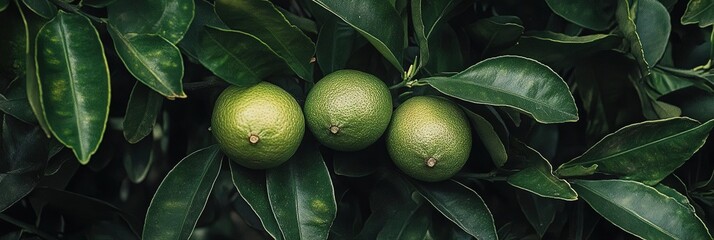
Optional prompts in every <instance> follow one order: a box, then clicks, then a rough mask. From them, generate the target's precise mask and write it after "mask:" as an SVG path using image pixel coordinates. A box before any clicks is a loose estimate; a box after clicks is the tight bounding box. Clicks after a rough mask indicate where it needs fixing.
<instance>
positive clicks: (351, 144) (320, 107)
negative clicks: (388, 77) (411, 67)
mask: <svg viewBox="0 0 714 240" xmlns="http://www.w3.org/2000/svg"><path fill="white" fill-rule="evenodd" d="M391 116H392V97H391V95H390V93H389V89H388V88H387V85H386V84H384V82H382V81H381V80H379V78H377V77H375V76H374V75H371V74H368V73H364V72H360V71H355V70H339V71H336V72H333V73H331V74H328V75H327V76H325V77H324V78H322V79H321V80H320V81H318V82H317V83H316V84H315V86H314V87H313V88H312V90H310V93H308V95H307V99H305V118H306V120H307V126H308V128H309V129H310V131H312V133H313V134H314V135H315V138H317V140H318V141H319V142H320V143H322V144H323V145H325V146H327V147H329V148H332V149H335V150H340V151H357V150H360V149H364V148H366V147H367V146H369V145H371V144H372V143H374V142H375V141H377V139H379V137H380V136H382V134H383V133H384V131H385V130H386V129H387V126H389V120H390V118H391Z"/></svg>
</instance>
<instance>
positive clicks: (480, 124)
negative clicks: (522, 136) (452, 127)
mask: <svg viewBox="0 0 714 240" xmlns="http://www.w3.org/2000/svg"><path fill="white" fill-rule="evenodd" d="M464 112H466V116H467V117H468V118H469V120H471V125H472V126H473V127H474V132H476V134H477V135H478V137H479V138H480V139H481V142H483V145H484V146H485V147H486V150H487V151H488V154H489V155H490V156H491V160H493V164H494V165H496V167H503V165H504V164H506V161H507V160H508V153H507V152H506V147H505V146H504V145H503V142H502V141H501V138H500V137H499V136H498V133H497V132H496V130H495V129H494V127H493V125H491V123H490V122H489V121H488V120H486V119H485V118H484V117H482V116H480V115H478V114H476V113H474V112H472V111H469V110H468V109H464Z"/></svg>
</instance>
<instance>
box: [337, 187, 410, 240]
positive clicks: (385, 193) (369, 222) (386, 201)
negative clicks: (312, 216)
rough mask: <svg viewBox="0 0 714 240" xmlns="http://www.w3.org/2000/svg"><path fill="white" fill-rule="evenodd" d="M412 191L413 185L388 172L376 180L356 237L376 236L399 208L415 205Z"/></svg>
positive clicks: (371, 237) (373, 237) (370, 237)
mask: <svg viewBox="0 0 714 240" xmlns="http://www.w3.org/2000/svg"><path fill="white" fill-rule="evenodd" d="M350 192H351V191H349V192H348V194H350ZM413 192H414V187H412V186H411V185H410V184H409V183H408V182H406V180H405V179H404V178H402V177H400V176H398V175H394V174H389V175H386V176H385V177H384V178H381V179H380V180H379V181H377V182H376V184H375V185H374V187H373V188H372V189H371V190H370V193H369V209H370V210H371V213H370V214H369V216H368V217H367V219H366V220H365V221H364V224H363V226H362V227H361V230H360V231H359V234H358V235H357V237H356V239H375V238H377V235H379V232H380V231H382V229H383V228H384V226H385V224H387V222H389V221H390V220H391V219H393V218H394V215H395V214H396V213H397V211H399V209H403V208H405V207H413V205H415V202H414V199H413V198H412V197H413ZM347 196H349V195H347ZM343 199H344V198H343ZM338 214H339V213H338ZM338 217H340V216H338Z"/></svg>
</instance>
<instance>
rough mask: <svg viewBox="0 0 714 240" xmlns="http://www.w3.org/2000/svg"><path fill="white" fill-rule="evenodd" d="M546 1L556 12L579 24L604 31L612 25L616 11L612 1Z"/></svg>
mask: <svg viewBox="0 0 714 240" xmlns="http://www.w3.org/2000/svg"><path fill="white" fill-rule="evenodd" d="M545 2H546V3H548V7H550V9H551V10H553V12H555V14H558V15H559V16H561V17H563V18H565V19H567V20H568V21H570V22H572V23H575V24H577V25H578V26H581V27H584V28H589V29H592V30H597V31H604V30H607V29H608V28H609V27H610V26H611V25H612V18H613V14H614V12H613V6H611V4H612V3H611V2H610V1H589V0H577V1H572V0H570V1H568V0H546V1H545Z"/></svg>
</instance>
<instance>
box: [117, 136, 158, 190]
mask: <svg viewBox="0 0 714 240" xmlns="http://www.w3.org/2000/svg"><path fill="white" fill-rule="evenodd" d="M153 148H154V138H151V137H148V138H144V139H143V140H141V141H139V142H136V143H133V144H130V145H127V146H126V147H125V149H124V154H123V160H124V161H123V162H124V169H125V170H126V176H127V178H129V181H131V182H132V183H141V182H142V181H144V179H145V178H146V175H148V174H149V169H151V164H153V163H154V160H155V157H154V151H153Z"/></svg>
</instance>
